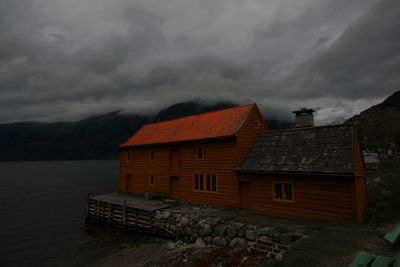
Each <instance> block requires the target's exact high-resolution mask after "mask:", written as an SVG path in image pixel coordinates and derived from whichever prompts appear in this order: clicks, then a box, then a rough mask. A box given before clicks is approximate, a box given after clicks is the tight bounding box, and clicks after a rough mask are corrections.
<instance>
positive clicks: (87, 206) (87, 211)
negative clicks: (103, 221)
mask: <svg viewBox="0 0 400 267" xmlns="http://www.w3.org/2000/svg"><path fill="white" fill-rule="evenodd" d="M89 206H90V194H89V193H88V194H87V200H86V219H87V218H89Z"/></svg>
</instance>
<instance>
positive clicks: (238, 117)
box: [119, 104, 366, 221]
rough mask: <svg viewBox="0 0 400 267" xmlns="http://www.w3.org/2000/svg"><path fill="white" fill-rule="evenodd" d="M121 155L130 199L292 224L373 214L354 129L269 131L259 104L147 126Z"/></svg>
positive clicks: (123, 184)
mask: <svg viewBox="0 0 400 267" xmlns="http://www.w3.org/2000/svg"><path fill="white" fill-rule="evenodd" d="M329 140H331V141H329ZM298 142H299V143H298ZM322 148H324V149H322ZM120 149H121V151H120V183H119V189H120V191H122V192H133V193H139V194H144V193H162V194H166V195H169V196H172V197H177V198H179V199H181V200H182V201H185V202H191V203H199V204H208V205H216V206H222V207H227V206H240V207H244V208H249V209H251V210H253V211H254V212H257V213H263V214H270V215H278V216H286V217H307V218H315V219H326V220H335V221H352V220H353V221H355V220H361V219H362V218H363V215H364V213H365V209H366V204H365V203H366V188H365V179H364V178H363V175H364V167H363V163H362V157H361V153H360V149H359V142H358V139H357V133H356V131H355V130H354V129H353V128H352V127H348V126H340V127H310V128H303V129H293V130H288V131H268V126H267V124H266V123H265V120H264V118H263V116H262V114H261V112H260V111H259V109H258V107H257V105H255V104H253V105H246V106H240V107H234V108H229V109H224V110H219V111H213V112H207V113H203V114H199V115H193V116H188V117H184V118H179V119H174V120H169V121H164V122H158V123H153V124H149V125H145V126H143V127H142V128H141V129H140V130H139V131H138V132H137V133H136V134H134V135H133V136H132V137H131V138H130V139H129V140H128V141H126V142H125V143H123V144H122V145H121V146H120ZM309 150H310V151H309ZM311 150H314V152H313V151H311ZM326 153H327V154H326ZM289 158H290V159H292V160H291V161H288V160H287V159H289ZM316 158H317V159H319V161H318V162H315V159H316ZM332 159H333V160H332ZM344 165H346V166H344Z"/></svg>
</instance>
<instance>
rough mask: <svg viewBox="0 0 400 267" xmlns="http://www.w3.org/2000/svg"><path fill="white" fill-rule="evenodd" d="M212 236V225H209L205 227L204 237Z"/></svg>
mask: <svg viewBox="0 0 400 267" xmlns="http://www.w3.org/2000/svg"><path fill="white" fill-rule="evenodd" d="M211 234H212V228H211V225H209V224H208V223H206V224H204V225H203V235H204V236H208V235H211Z"/></svg>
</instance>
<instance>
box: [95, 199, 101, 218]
mask: <svg viewBox="0 0 400 267" xmlns="http://www.w3.org/2000/svg"><path fill="white" fill-rule="evenodd" d="M96 207H97V210H96V211H97V221H98V222H99V221H100V200H97V203H96Z"/></svg>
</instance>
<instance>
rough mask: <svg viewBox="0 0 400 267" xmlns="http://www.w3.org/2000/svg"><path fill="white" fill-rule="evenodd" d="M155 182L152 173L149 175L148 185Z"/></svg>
mask: <svg viewBox="0 0 400 267" xmlns="http://www.w3.org/2000/svg"><path fill="white" fill-rule="evenodd" d="M155 182H156V179H155V176H154V174H150V176H149V183H150V185H154V184H155Z"/></svg>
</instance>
